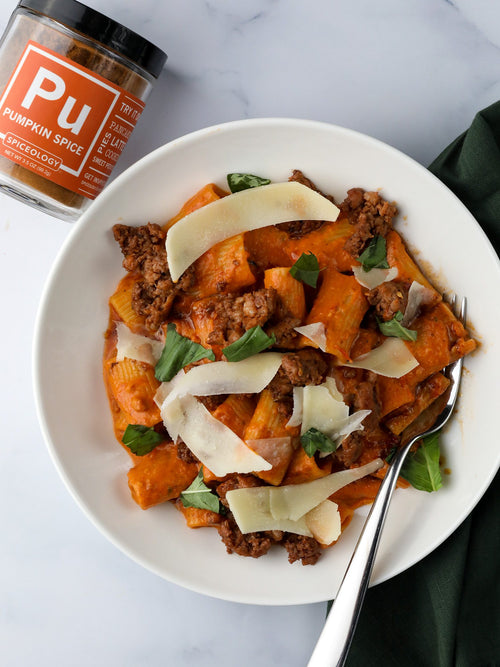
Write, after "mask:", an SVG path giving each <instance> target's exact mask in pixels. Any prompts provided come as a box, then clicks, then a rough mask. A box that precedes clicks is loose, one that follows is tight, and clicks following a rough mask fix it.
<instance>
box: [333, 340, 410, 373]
mask: <svg viewBox="0 0 500 667" xmlns="http://www.w3.org/2000/svg"><path fill="white" fill-rule="evenodd" d="M343 365H344V366H351V367H352V368H364V369H366V370H368V371H372V372H373V373H377V375H383V376H385V377H390V378H400V377H403V375H406V374H407V373H409V372H410V371H411V370H413V369H414V368H416V367H417V366H418V361H417V360H416V359H415V357H414V356H413V354H412V353H411V352H410V350H409V348H408V347H407V346H406V345H405V343H404V341H403V340H401V338H386V339H385V340H384V342H383V343H382V345H379V346H378V347H376V348H374V349H373V350H370V352H367V353H366V354H362V355H361V356H359V357H357V358H356V359H354V361H351V362H349V363H345V364H343Z"/></svg>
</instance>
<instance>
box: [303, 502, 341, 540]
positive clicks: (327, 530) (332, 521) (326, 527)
mask: <svg viewBox="0 0 500 667" xmlns="http://www.w3.org/2000/svg"><path fill="white" fill-rule="evenodd" d="M305 518H306V525H307V527H308V528H309V530H310V531H311V533H312V534H313V537H314V538H315V539H316V540H318V542H319V543H320V544H325V545H329V544H331V543H332V542H335V540H337V539H338V538H339V537H340V533H341V531H342V524H341V520H340V512H339V508H338V505H337V503H334V502H333V501H331V500H323V502H322V503H320V504H319V505H317V506H316V507H315V508H314V509H312V510H311V511H310V512H308V513H307V514H306V517H305Z"/></svg>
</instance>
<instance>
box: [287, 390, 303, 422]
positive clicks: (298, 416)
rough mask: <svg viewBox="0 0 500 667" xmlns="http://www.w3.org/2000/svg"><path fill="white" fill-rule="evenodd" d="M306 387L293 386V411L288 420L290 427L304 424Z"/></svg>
mask: <svg viewBox="0 0 500 667" xmlns="http://www.w3.org/2000/svg"><path fill="white" fill-rule="evenodd" d="M303 389H304V387H294V388H293V411H292V416H291V417H290V419H289V420H288V421H287V423H286V425H287V426H288V427H292V426H300V425H301V424H302V406H303V403H304V400H303V399H304V392H303Z"/></svg>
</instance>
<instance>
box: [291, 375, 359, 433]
mask: <svg viewBox="0 0 500 667" xmlns="http://www.w3.org/2000/svg"><path fill="white" fill-rule="evenodd" d="M348 416H349V408H348V406H347V405H346V404H345V403H344V401H343V400H337V399H336V398H334V397H333V396H332V394H331V393H330V390H329V388H328V385H327V384H326V383H324V384H319V385H307V386H306V387H304V388H303V405H302V427H301V433H302V434H304V433H305V432H306V431H308V430H309V429H310V428H317V429H318V430H319V431H321V432H322V433H324V434H325V435H328V436H330V437H332V436H333V435H334V434H335V433H336V431H337V428H338V424H339V423H343V422H344V421H345V420H346V419H347V417H348Z"/></svg>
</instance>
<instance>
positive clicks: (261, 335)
mask: <svg viewBox="0 0 500 667" xmlns="http://www.w3.org/2000/svg"><path fill="white" fill-rule="evenodd" d="M274 343H276V336H275V335H274V334H272V335H271V336H268V335H267V334H266V332H265V331H264V330H263V329H262V327H261V326H259V325H257V326H255V327H252V328H251V329H248V331H245V333H244V334H243V336H241V337H240V338H238V340H235V341H234V343H231V345H228V346H227V347H225V348H223V350H222V351H223V352H224V355H225V357H226V359H227V360H228V361H242V360H243V359H246V358H247V357H252V356H253V355H254V354H258V353H259V352H262V350H266V349H267V348H268V347H271V345H274Z"/></svg>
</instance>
